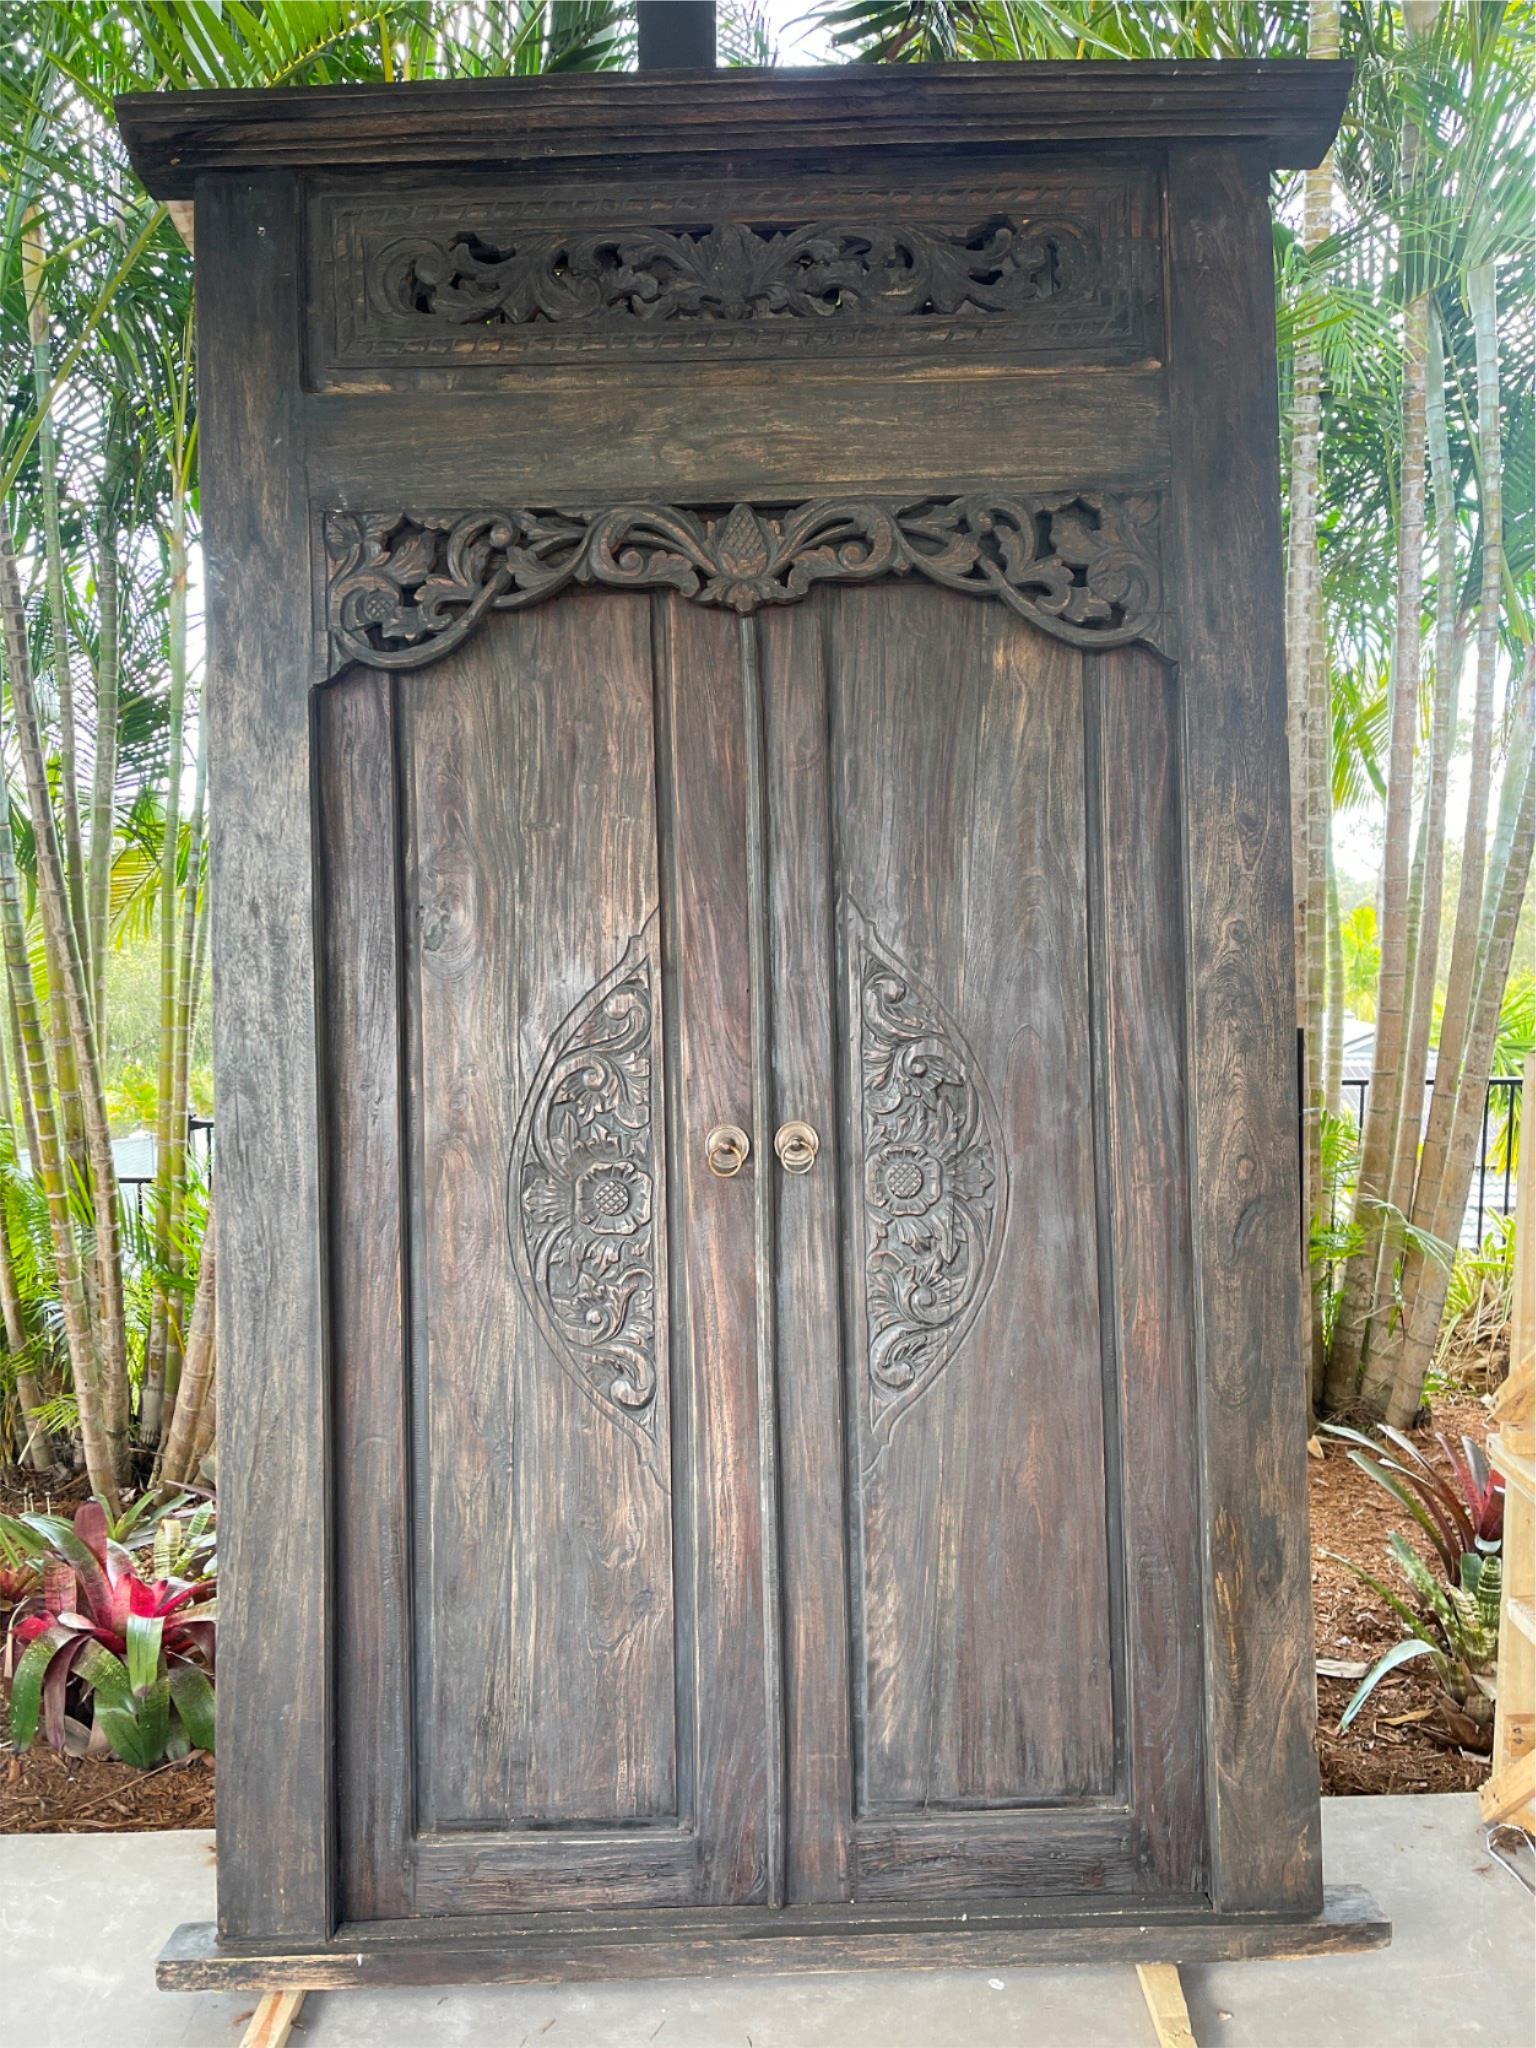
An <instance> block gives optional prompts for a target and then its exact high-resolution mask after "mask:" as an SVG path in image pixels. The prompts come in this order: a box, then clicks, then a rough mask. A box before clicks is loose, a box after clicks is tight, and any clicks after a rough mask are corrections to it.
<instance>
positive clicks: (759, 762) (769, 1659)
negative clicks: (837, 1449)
mask: <svg viewBox="0 0 1536 2048" xmlns="http://www.w3.org/2000/svg"><path fill="white" fill-rule="evenodd" d="M737 641H738V645H739V647H740V651H741V713H742V730H743V734H744V736H745V749H746V768H747V844H746V859H747V948H748V969H749V973H750V975H751V982H752V1129H753V1130H754V1131H755V1132H756V1133H757V1140H756V1143H757V1159H758V1172H757V1174H756V1176H755V1179H754V1184H753V1188H752V1208H753V1236H754V1251H755V1256H756V1267H757V1285H756V1294H757V1326H756V1330H755V1332H754V1335H755V1338H756V1347H755V1359H756V1365H757V1411H758V1416H759V1418H760V1428H761V1442H762V1452H761V1456H760V1459H759V1471H758V1478H759V1485H760V1489H761V1499H762V1517H763V1530H764V1543H763V1691H764V1702H763V1704H764V1708H765V1716H766V1718H765V1724H764V1736H763V1739H764V1746H765V1766H764V1769H765V1776H766V1794H767V1806H768V1811H767V1817H766V1830H765V1833H766V1852H767V1859H768V1869H767V1898H768V1903H769V1904H770V1905H782V1904H784V1837H785V1812H784V1696H783V1677H782V1673H783V1655H782V1585H781V1576H782V1570H781V1555H782V1534H781V1519H780V1509H779V1462H778V1394H777V1384H776V1383H777V1376H778V1355H777V1348H776V1339H775V1327H774V1326H775V1310H776V1301H775V1293H776V1290H775V1287H774V1226H775V1217H776V1212H777V1208H778V1202H777V1193H778V1186H777V1184H778V1172H777V1168H776V1165H775V1162H774V1147H773V1138H774V1131H775V1127H776V1125H777V1123H778V1118H779V1111H778V1109H777V1107H776V1105H775V1101H774V1089H773V1074H772V1070H771V1064H770V1061H771V1053H770V1048H771V1046H772V1043H773V1030H774V992H773V983H772V977H771V974H770V971H769V947H768V916H769V910H768V809H767V805H768V790H767V779H766V769H765V763H764V748H765V744H766V735H765V731H764V706H763V673H762V662H761V659H760V646H761V643H760V640H759V624H758V619H757V618H756V617H755V616H753V617H746V618H741V619H738V620H737Z"/></svg>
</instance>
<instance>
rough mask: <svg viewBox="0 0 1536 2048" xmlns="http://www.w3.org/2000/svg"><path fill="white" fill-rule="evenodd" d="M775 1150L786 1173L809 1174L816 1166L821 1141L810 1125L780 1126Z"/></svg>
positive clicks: (793, 1124) (774, 1144)
mask: <svg viewBox="0 0 1536 2048" xmlns="http://www.w3.org/2000/svg"><path fill="white" fill-rule="evenodd" d="M773 1149H774V1151H775V1152H777V1153H778V1155H779V1164H780V1166H782V1167H783V1169H784V1171H785V1172H786V1173H809V1172H810V1170H811V1168H812V1167H813V1166H814V1165H815V1164H816V1154H817V1153H818V1152H819V1151H820V1150H821V1140H820V1138H818V1137H817V1135H816V1133H815V1131H814V1130H813V1129H812V1128H811V1126H810V1125H809V1124H802V1123H791V1124H780V1125H779V1128H778V1134H777V1136H776V1137H775V1138H774V1141H773Z"/></svg>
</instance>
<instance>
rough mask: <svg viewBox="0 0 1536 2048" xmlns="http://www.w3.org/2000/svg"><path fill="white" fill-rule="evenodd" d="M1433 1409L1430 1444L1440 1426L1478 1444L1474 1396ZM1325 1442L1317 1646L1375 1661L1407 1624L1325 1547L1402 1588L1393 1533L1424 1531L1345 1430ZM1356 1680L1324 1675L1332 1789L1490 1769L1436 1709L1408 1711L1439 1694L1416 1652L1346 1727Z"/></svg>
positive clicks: (1314, 1462) (1454, 1778) (1324, 1749)
mask: <svg viewBox="0 0 1536 2048" xmlns="http://www.w3.org/2000/svg"><path fill="white" fill-rule="evenodd" d="M1430 1408H1431V1414H1430V1421H1429V1425H1428V1426H1427V1427H1426V1428H1424V1429H1421V1430H1416V1431H1413V1432H1411V1434H1412V1435H1413V1437H1414V1440H1415V1441H1416V1442H1417V1443H1419V1444H1421V1445H1422V1446H1423V1447H1424V1448H1425V1450H1426V1453H1427V1452H1428V1451H1429V1449H1430V1447H1431V1446H1432V1445H1433V1441H1434V1438H1433V1431H1434V1430H1436V1429H1438V1430H1440V1431H1441V1432H1442V1433H1443V1434H1444V1435H1445V1436H1446V1437H1448V1438H1449V1439H1450V1441H1451V1442H1452V1443H1453V1444H1456V1443H1458V1442H1459V1440H1460V1438H1461V1437H1462V1436H1463V1435H1466V1436H1470V1437H1472V1438H1474V1439H1475V1440H1476V1441H1477V1442H1479V1443H1481V1442H1483V1441H1484V1439H1485V1438H1486V1437H1487V1434H1488V1411H1487V1408H1486V1407H1485V1406H1484V1404H1483V1402H1482V1400H1480V1399H1479V1398H1478V1397H1477V1396H1476V1395H1473V1394H1468V1393H1457V1394H1454V1395H1440V1396H1437V1397H1436V1398H1435V1399H1434V1400H1433V1401H1432V1402H1431V1404H1430ZM1318 1441H1319V1442H1320V1443H1321V1444H1322V1446H1323V1456H1322V1459H1321V1460H1320V1461H1319V1460H1318V1459H1316V1458H1309V1459H1308V1460H1307V1469H1308V1473H1309V1477H1310V1482H1311V1486H1310V1491H1311V1500H1312V1612H1313V1616H1314V1618H1315V1621H1316V1625H1317V1654H1318V1656H1319V1657H1323V1658H1337V1659H1340V1660H1347V1661H1351V1662H1359V1663H1366V1664H1374V1663H1375V1661H1376V1659H1377V1658H1378V1657H1379V1656H1380V1655H1381V1653H1382V1651H1383V1650H1385V1649H1387V1648H1388V1647H1389V1646H1390V1645H1391V1644H1392V1643H1394V1642H1396V1641H1397V1639H1398V1637H1399V1636H1400V1635H1401V1634H1402V1633H1403V1630H1402V1628H1401V1626H1400V1624H1399V1623H1398V1622H1397V1620H1396V1619H1395V1617H1394V1616H1392V1615H1391V1614H1389V1613H1387V1611H1386V1610H1385V1608H1383V1606H1382V1604H1381V1602H1380V1601H1379V1600H1378V1599H1377V1598H1376V1596H1375V1594H1374V1593H1372V1592H1371V1590H1370V1588H1369V1587H1368V1586H1362V1585H1361V1584H1360V1582H1359V1580H1358V1579H1356V1578H1354V1577H1353V1576H1352V1574H1350V1573H1349V1572H1347V1571H1346V1570H1345V1569H1344V1567H1343V1566H1342V1565H1340V1564H1335V1563H1334V1562H1333V1561H1332V1559H1331V1558H1328V1557H1326V1556H1324V1554H1323V1553H1324V1552H1325V1551H1330V1550H1331V1551H1336V1552H1338V1553H1339V1554H1340V1555H1341V1556H1344V1557H1349V1558H1353V1559H1354V1560H1355V1562H1356V1563H1357V1564H1362V1565H1364V1567H1365V1569H1366V1570H1367V1571H1368V1572H1370V1573H1372V1575H1373V1576H1374V1577H1376V1578H1378V1579H1380V1580H1381V1581H1382V1583H1383V1584H1384V1585H1387V1586H1390V1587H1391V1588H1392V1590H1393V1591H1394V1592H1397V1591H1399V1590H1400V1588H1399V1584H1398V1580H1397V1576H1396V1571H1395V1568H1394V1567H1393V1565H1392V1564H1391V1563H1390V1561H1389V1559H1388V1557H1387V1533H1388V1531H1389V1530H1392V1529H1401V1530H1402V1531H1403V1533H1404V1534H1405V1535H1407V1536H1409V1537H1410V1538H1415V1537H1417V1534H1418V1532H1417V1530H1416V1529H1415V1527H1414V1525H1413V1524H1412V1523H1411V1522H1410V1520H1409V1518H1408V1515H1407V1513H1406V1511H1405V1510H1404V1509H1403V1508H1401V1507H1399V1506H1398V1504H1397V1502H1396V1501H1395V1500H1393V1499H1392V1497H1391V1496H1390V1494H1388V1493H1387V1492H1386V1491H1385V1489H1384V1488H1382V1487H1380V1486H1378V1485H1376V1484H1375V1482H1374V1481H1373V1480H1370V1479H1367V1478H1366V1476H1365V1474H1364V1473H1363V1472H1362V1471H1361V1470H1360V1468H1359V1467H1358V1466H1357V1465H1355V1464H1353V1463H1351V1461H1350V1458H1349V1455H1348V1452H1349V1446H1348V1445H1346V1444H1343V1443H1340V1442H1339V1441H1338V1439H1337V1438H1332V1439H1330V1438H1327V1437H1322V1438H1319V1439H1318ZM1421 1547H1422V1546H1421ZM1357 1683H1358V1680H1356V1679H1352V1678H1321V1677H1320V1678H1319V1679H1318V1681H1317V1706H1318V1729H1317V1753H1318V1761H1319V1763H1320V1765H1321V1767H1322V1779H1323V1790H1324V1791H1325V1792H1471V1791H1474V1790H1475V1789H1476V1787H1477V1786H1479V1785H1480V1784H1481V1783H1482V1782H1483V1780H1484V1778H1485V1777H1487V1775H1488V1759H1487V1758H1486V1757H1474V1756H1468V1755H1467V1754H1466V1753H1465V1752H1464V1751H1462V1750H1460V1749H1458V1748H1456V1747H1455V1746H1454V1745H1453V1744H1450V1743H1448V1742H1447V1741H1446V1740H1445V1739H1443V1738H1442V1739H1440V1740H1437V1739H1436V1737H1435V1735H1434V1734H1433V1733H1432V1732H1431V1728H1432V1726H1433V1722H1434V1716H1433V1715H1431V1716H1430V1717H1429V1719H1428V1720H1405V1719H1404V1718H1403V1717H1404V1716H1405V1715H1410V1714H1418V1713H1420V1712H1422V1710H1424V1709H1426V1708H1433V1707H1434V1704H1435V1702H1436V1700H1437V1699H1438V1697H1439V1692H1438V1688H1437V1687H1436V1685H1435V1682H1434V1679H1433V1677H1432V1676H1431V1674H1430V1671H1429V1666H1428V1664H1427V1663H1424V1662H1418V1661H1415V1662H1414V1663H1411V1664H1405V1665H1403V1666H1402V1667H1401V1668H1400V1669H1399V1670H1397V1671H1394V1672H1391V1673H1390V1674H1389V1675H1388V1676H1387V1677H1386V1678H1384V1679H1383V1680H1382V1682H1381V1684H1380V1685H1379V1686H1377V1688H1376V1690H1375V1691H1374V1692H1373V1693H1372V1694H1371V1697H1370V1699H1369V1700H1368V1701H1367V1703H1366V1705H1365V1706H1364V1707H1363V1708H1362V1709H1361V1711H1360V1713H1359V1715H1358V1716H1357V1718H1356V1719H1355V1720H1354V1721H1353V1722H1352V1723H1351V1724H1350V1726H1349V1728H1348V1729H1347V1730H1346V1731H1345V1732H1344V1733H1343V1734H1342V1735H1341V1734H1340V1733H1339V1716H1340V1715H1341V1714H1342V1713H1343V1711H1344V1709H1345V1707H1346V1706H1347V1705H1348V1704H1349V1701H1350V1699H1351V1697H1352V1696H1353V1694H1354V1691H1355V1688H1356V1685H1357ZM1394 1724H1396V1725H1394Z"/></svg>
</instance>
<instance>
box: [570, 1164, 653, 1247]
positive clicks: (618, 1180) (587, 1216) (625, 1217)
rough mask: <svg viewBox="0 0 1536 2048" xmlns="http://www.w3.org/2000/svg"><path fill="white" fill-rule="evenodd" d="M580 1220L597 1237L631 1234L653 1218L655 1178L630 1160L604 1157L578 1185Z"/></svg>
mask: <svg viewBox="0 0 1536 2048" xmlns="http://www.w3.org/2000/svg"><path fill="white" fill-rule="evenodd" d="M575 1201H576V1216H577V1221H578V1222H579V1223H580V1224H581V1226H582V1228H583V1229H584V1230H590V1231H591V1232H592V1234H593V1236H594V1237H630V1236H632V1235H633V1234H634V1232H635V1231H637V1230H638V1229H639V1228H640V1227H641V1225H642V1224H644V1223H648V1222H649V1221H650V1217H651V1177H650V1175H649V1174H648V1173H646V1172H645V1170H644V1168H643V1167H639V1166H637V1165H636V1164H635V1163H634V1161H633V1160H630V1159H600V1160H598V1161H597V1162H596V1163H595V1164H594V1165H592V1166H589V1167H588V1168H587V1169H586V1171H585V1172H584V1173H583V1174H582V1175H581V1176H580V1178H579V1179H578V1180H577V1182H576V1186H575Z"/></svg>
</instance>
